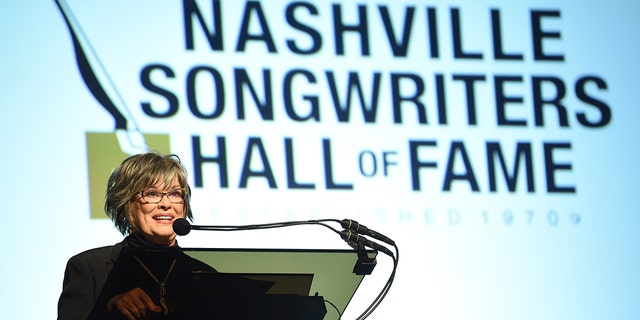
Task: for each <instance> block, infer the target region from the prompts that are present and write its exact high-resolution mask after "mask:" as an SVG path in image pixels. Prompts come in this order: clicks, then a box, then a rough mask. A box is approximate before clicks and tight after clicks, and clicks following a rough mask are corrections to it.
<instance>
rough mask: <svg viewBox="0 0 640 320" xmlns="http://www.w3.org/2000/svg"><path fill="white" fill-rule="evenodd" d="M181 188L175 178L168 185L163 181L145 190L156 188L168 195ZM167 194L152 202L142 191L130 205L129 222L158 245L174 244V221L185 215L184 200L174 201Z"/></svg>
mask: <svg viewBox="0 0 640 320" xmlns="http://www.w3.org/2000/svg"><path fill="white" fill-rule="evenodd" d="M180 188H181V186H180V184H179V183H178V180H177V179H174V180H173V181H172V182H171V184H170V185H168V186H165V185H164V183H163V182H161V183H160V184H157V185H154V186H149V187H147V188H146V189H145V192H147V194H152V192H153V191H154V190H155V191H157V192H159V193H166V194H167V195H168V194H169V193H170V192H171V191H174V190H179V189H180ZM145 192H143V194H144V193H145ZM167 195H162V196H161V198H160V202H158V203H151V202H149V201H147V199H146V198H143V197H142V195H141V194H140V193H138V194H136V195H135V197H134V198H133V200H132V201H131V205H130V206H129V222H131V225H132V228H133V232H139V233H141V234H142V235H143V236H144V237H145V238H146V239H147V240H148V241H151V242H153V243H155V244H158V245H165V246H172V245H174V244H175V239H176V233H175V232H174V231H173V221H175V219H178V218H184V217H185V214H184V201H180V203H173V202H171V201H170V200H169V196H167Z"/></svg>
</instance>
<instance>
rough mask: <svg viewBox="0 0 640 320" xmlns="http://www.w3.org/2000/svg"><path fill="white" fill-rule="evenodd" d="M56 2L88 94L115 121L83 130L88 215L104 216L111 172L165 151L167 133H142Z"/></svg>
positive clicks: (78, 30) (59, 1)
mask: <svg viewBox="0 0 640 320" xmlns="http://www.w3.org/2000/svg"><path fill="white" fill-rule="evenodd" d="M56 4H57V6H58V9H60V12H61V13H62V16H63V18H64V20H65V23H66V25H67V28H68V29H69V34H70V35H71V40H72V42H73V48H74V52H75V58H76V64H77V66H78V69H79V72H80V75H81V76H82V79H83V81H84V83H85V85H86V86H87V88H88V89H89V91H90V92H91V94H92V95H93V96H94V97H95V98H96V100H97V101H98V103H100V105H102V107H104V108H105V109H106V110H107V112H109V114H111V116H112V117H113V119H114V122H115V128H114V132H109V133H105V132H87V133H86V142H87V162H88V168H89V192H90V203H91V218H93V219H101V218H106V215H105V213H104V209H103V206H104V194H105V191H106V185H107V180H108V178H109V175H110V174H111V171H112V170H113V169H114V168H115V167H117V166H118V165H119V164H120V162H122V160H124V159H125V158H126V157H128V156H130V155H134V154H137V153H141V152H146V151H148V150H151V149H153V150H157V151H159V152H162V153H169V152H170V141H169V135H167V134H143V133H142V132H141V131H140V129H139V128H138V125H137V124H136V122H135V119H134V118H133V116H132V115H131V113H130V112H129V109H128V108H127V104H126V102H125V101H124V99H123V98H122V95H121V94H120V92H119V91H118V88H117V86H116V84H115V83H114V81H113V80H112V79H111V77H110V76H109V73H108V72H107V70H106V68H105V67H104V65H103V64H102V62H101V61H100V58H99V57H98V55H97V53H96V52H95V50H94V49H93V46H92V45H91V42H90V41H89V39H88V37H87V36H86V34H85V33H84V31H83V29H82V27H81V25H80V23H79V22H78V20H77V19H76V17H75V16H74V14H73V12H72V11H71V8H70V7H69V5H68V4H67V3H66V1H64V0H56Z"/></svg>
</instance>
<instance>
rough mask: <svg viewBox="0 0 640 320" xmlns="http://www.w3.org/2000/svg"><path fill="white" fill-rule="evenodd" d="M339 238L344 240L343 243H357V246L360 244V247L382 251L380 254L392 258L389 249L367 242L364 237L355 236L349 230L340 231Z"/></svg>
mask: <svg viewBox="0 0 640 320" xmlns="http://www.w3.org/2000/svg"><path fill="white" fill-rule="evenodd" d="M340 237H341V238H342V239H344V241H347V242H355V243H359V244H362V245H364V246H366V247H369V248H373V249H375V250H378V251H382V252H384V253H386V254H387V255H389V256H390V257H393V253H392V252H391V250H389V248H387V247H385V246H383V245H380V244H378V243H375V242H373V241H371V240H369V239H367V238H365V237H362V236H360V235H359V234H357V233H355V232H353V231H351V230H342V231H341V232H340Z"/></svg>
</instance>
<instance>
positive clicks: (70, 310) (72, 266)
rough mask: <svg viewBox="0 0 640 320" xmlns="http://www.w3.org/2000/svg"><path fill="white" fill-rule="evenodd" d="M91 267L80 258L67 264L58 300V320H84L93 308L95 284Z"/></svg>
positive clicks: (75, 257)
mask: <svg viewBox="0 0 640 320" xmlns="http://www.w3.org/2000/svg"><path fill="white" fill-rule="evenodd" d="M91 269H92V268H91V266H90V265H89V264H88V263H87V261H85V260H84V259H82V258H81V257H80V256H74V257H72V258H71V259H69V261H68V262H67V267H66V269H65V271H64V280H63V282H62V294H60V299H59V300H58V320H73V319H75V320H85V319H87V318H88V317H89V313H90V312H91V309H92V308H93V304H94V301H95V299H96V297H95V295H94V294H95V291H96V287H95V286H96V283H95V278H94V274H93V273H92V270H91Z"/></svg>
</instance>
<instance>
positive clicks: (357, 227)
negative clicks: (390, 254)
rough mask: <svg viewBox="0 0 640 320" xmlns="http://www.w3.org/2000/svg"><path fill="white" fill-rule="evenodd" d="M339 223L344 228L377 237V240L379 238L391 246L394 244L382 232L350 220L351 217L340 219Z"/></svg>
mask: <svg viewBox="0 0 640 320" xmlns="http://www.w3.org/2000/svg"><path fill="white" fill-rule="evenodd" d="M340 225H341V226H342V227H343V228H345V229H349V230H352V231H355V232H357V233H359V234H363V235H366V236H370V237H372V238H375V239H378V240H380V241H382V242H386V243H388V244H390V245H392V246H393V245H395V244H396V243H395V241H393V240H391V239H389V238H388V237H386V236H385V235H383V234H380V233H378V232H376V231H374V230H371V229H369V228H367V227H365V226H364V225H361V224H359V223H358V221H355V220H351V219H344V220H342V221H340Z"/></svg>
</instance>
